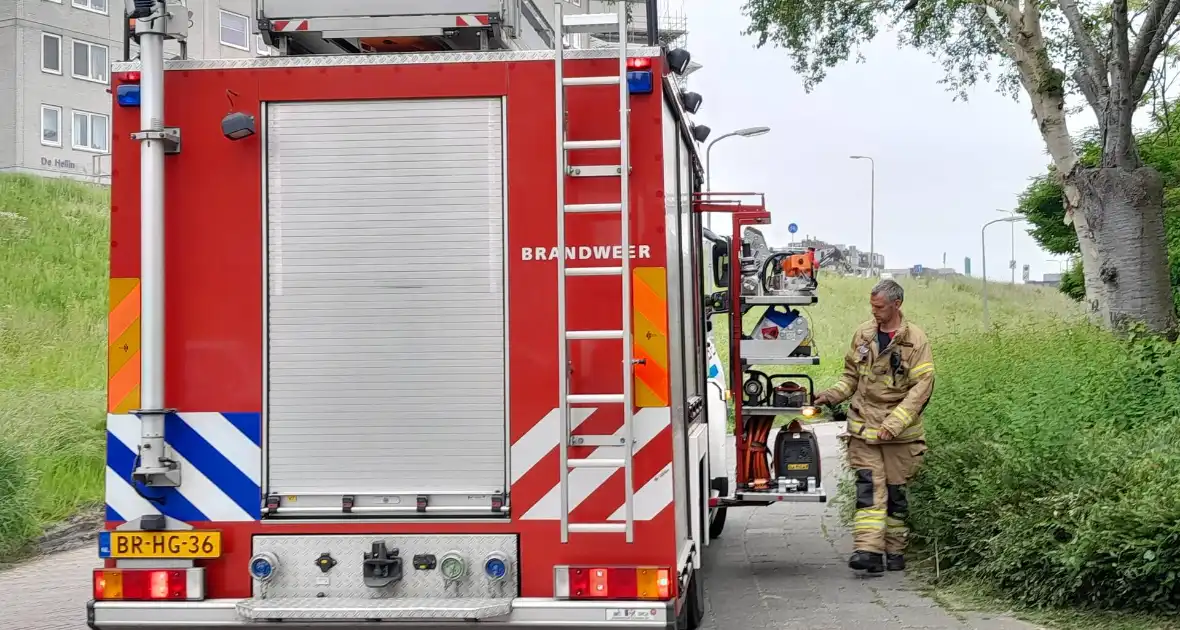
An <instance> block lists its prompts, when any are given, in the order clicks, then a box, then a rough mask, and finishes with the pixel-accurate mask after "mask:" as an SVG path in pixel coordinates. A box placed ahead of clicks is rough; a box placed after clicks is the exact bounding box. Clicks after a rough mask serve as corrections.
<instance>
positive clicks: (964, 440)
mask: <svg viewBox="0 0 1180 630" xmlns="http://www.w3.org/2000/svg"><path fill="white" fill-rule="evenodd" d="M903 285H904V286H905V288H906V289H907V300H906V306H905V311H906V314H907V316H908V317H909V318H910V319H911V320H913V321H914V322H916V323H917V324H918V325H920V326H922V327H923V328H925V329H926V331H927V332H928V333H929V335H930V337H931V340H932V342H933V345H934V356H935V362H936V365H937V370H938V371H937V374H938V380H937V385H936V389H935V394H934V400H933V401H932V402H931V405H930V407H929V409H928V410H927V437H928V440H929V443H930V445H931V451H930V454H929V455H928V459H927V462H926V464H925V466H924V468H923V470H922V471H921V473H920V474H919V476H918V478H917V479H916V480H915V482H914V484H913V487H912V491H911V495H910V496H911V507H912V511H913V517H912V521H913V524H914V527H915V529H916V535H917V539H916V541H915V549H914V551H915V553H914V554H912V556H913V557H912V561H911V566H912V567H913V568H916V569H918V573H919V574H920V575H922V576H923V577H924V578H925V579H927V580H928V581H929V583H930V584H931V585H932V586H933V587H934V589H933V592H934V595H935V596H936V597H938V598H939V599H941V600H942V601H944V602H946V603H947V604H948V605H951V606H952V607H953V606H956V605H959V606H962V607H965V608H976V609H978V608H980V607H990V606H1001V607H1009V606H1012V607H1015V608H1016V609H1017V610H1018V611H1019V612H1021V613H1022V614H1024V615H1025V616H1026V617H1029V618H1030V619H1033V620H1036V621H1040V622H1044V623H1049V624H1051V625H1054V626H1058V627H1065V628H1082V627H1088V628H1093V627H1101V628H1110V629H1116V630H1140V629H1147V628H1180V623H1178V622H1177V617H1175V616H1174V615H1175V613H1176V611H1177V609H1178V608H1180V579H1178V578H1180V576H1178V575H1177V574H1178V573H1180V346H1177V345H1174V344H1168V343H1166V342H1160V341H1153V340H1145V339H1140V340H1134V341H1131V342H1126V341H1118V340H1115V339H1114V338H1112V337H1111V336H1109V335H1107V334H1106V333H1104V332H1102V331H1098V330H1095V329H1093V328H1091V327H1089V326H1088V325H1087V324H1085V323H1084V322H1083V321H1081V319H1080V317H1079V313H1078V311H1077V307H1076V306H1075V305H1073V304H1071V303H1069V302H1068V301H1067V300H1066V299H1064V298H1063V297H1062V296H1061V295H1060V294H1059V293H1057V292H1056V291H1055V290H1053V289H1038V288H1033V287H1022V286H1017V287H1011V286H1006V285H1002V284H991V285H989V292H990V295H991V296H992V300H991V312H992V321H993V322H995V323H996V327H995V328H994V329H993V330H990V331H985V330H984V329H983V327H982V321H981V320H982V317H981V315H982V312H981V307H980V297H979V293H978V289H979V284H978V281H977V280H975V281H969V280H962V281H955V282H938V281H933V282H929V283H924V282H922V281H914V280H909V281H903ZM870 287H871V282H869V281H867V280H859V279H846V278H834V277H825V278H824V282H823V289H822V292H821V299H820V303H819V304H818V305H817V306H815V307H811V308H810V309H809V311H810V315H811V316H812V321H813V323H814V330H815V334H816V339H817V342H818V344H819V348H820V351H821V353H822V355H823V356H824V358H825V362H824V364H823V365H822V366H819V367H816V368H811V369H810V373H811V374H812V375H813V377H815V378H816V379H817V385H818V386H819V387H821V388H822V387H826V386H828V385H830V384H831V383H832V382H833V381H834V380H835V378H836V375H837V374H838V373H839V370H840V367H841V355H842V353H843V352H844V351H845V349H846V348H847V347H848V343H849V338H850V335H851V332H852V330H853V329H854V327H855V326H856V325H857V324H859V323H860V322H862V321H864V320H866V319H868V317H869V314H868V305H867V299H868V292H869V289H870ZM748 324H750V325H752V324H753V322H752V321H751V322H748ZM782 371H784V372H786V371H797V370H791V369H788V368H783V369H782ZM842 485H843V487H842V489H841V490H842V492H841V497H840V498H841V508H842V510H843V511H844V514H845V516H846V517H850V516H851V511H852V509H853V506H852V504H851V501H850V500H849V495H848V490H849V489H850V488H849V487H848V484H847V483H845V484H842ZM936 555H937V559H938V561H939V566H938V567H937V568H936V567H935V564H936V563H935V556H936ZM1112 611H1117V612H1112Z"/></svg>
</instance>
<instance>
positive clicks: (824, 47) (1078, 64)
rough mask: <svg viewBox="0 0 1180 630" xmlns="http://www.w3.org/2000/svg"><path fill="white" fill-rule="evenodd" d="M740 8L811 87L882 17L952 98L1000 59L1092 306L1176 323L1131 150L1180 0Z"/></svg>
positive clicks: (1113, 316)
mask: <svg viewBox="0 0 1180 630" xmlns="http://www.w3.org/2000/svg"><path fill="white" fill-rule="evenodd" d="M1129 5H1130V7H1129ZM744 11H745V14H746V15H747V17H749V19H750V27H749V29H748V30H747V33H748V34H754V35H757V36H758V37H759V40H758V45H759V46H764V45H766V44H767V43H768V42H769V43H771V44H773V45H776V46H781V47H783V48H786V49H787V50H789V51H790V53H791V55H792V57H793V59H794V62H795V63H794V67H795V70H796V72H798V73H799V74H801V75H802V77H803V80H804V85H805V87H806V88H807V89H808V90H810V89H812V88H813V87H814V86H815V85H816V84H817V83H819V82H820V81H822V80H823V78H824V75H825V73H826V71H827V69H828V68H831V67H833V66H835V65H837V64H839V63H841V62H843V61H846V60H848V58H849V57H850V56H852V54H853V52H854V51H856V50H857V48H858V47H859V46H860V45H861V44H863V43H865V42H868V41H870V40H872V39H873V38H874V37H876V35H877V33H878V31H879V28H880V27H881V26H883V25H888V26H892V27H894V28H896V29H897V31H898V33H899V36H900V40H901V42H902V43H903V44H905V45H910V46H913V47H916V48H919V49H922V50H925V51H928V52H930V53H931V54H933V55H934V56H935V57H936V58H938V59H939V60H940V61H941V62H942V64H943V67H944V68H945V70H946V73H947V77H946V81H947V83H948V85H949V86H950V87H951V88H952V89H953V90H954V91H956V92H957V95H958V96H959V97H961V98H966V88H968V87H969V86H972V85H974V84H976V83H977V82H978V81H980V80H983V81H988V80H991V79H993V75H992V68H993V67H995V64H994V62H995V61H997V60H998V61H1000V63H1001V66H1002V68H1003V70H1002V72H1000V73H997V75H996V76H995V77H994V78H995V79H996V80H997V81H996V82H997V86H998V87H999V89H1001V90H1002V91H1006V92H1007V93H1009V94H1012V95H1013V96H1015V95H1017V94H1019V93H1021V92H1023V93H1024V94H1025V95H1026V96H1027V98H1028V100H1029V102H1030V103H1031V105H1032V115H1033V117H1034V119H1035V120H1036V123H1037V127H1038V129H1039V130H1040V133H1041V137H1042V138H1043V139H1044V141H1045V145H1046V147H1047V148H1048V151H1049V154H1050V155H1051V156H1052V159H1053V164H1054V167H1055V168H1054V172H1055V173H1056V176H1057V177H1058V178H1059V181H1060V183H1061V185H1062V188H1063V189H1064V191H1065V199H1066V213H1065V214H1066V216H1065V221H1066V223H1067V224H1072V225H1073V228H1074V231H1075V232H1076V234H1077V237H1078V245H1079V247H1080V250H1081V259H1082V262H1083V267H1084V269H1085V281H1086V296H1087V301H1088V302H1089V306H1090V309H1091V312H1092V314H1093V315H1094V317H1095V318H1096V319H1098V320H1099V321H1101V322H1102V323H1104V324H1106V325H1108V326H1113V327H1117V326H1121V325H1123V324H1127V323H1131V322H1136V321H1137V322H1142V323H1144V324H1146V325H1148V326H1149V327H1150V328H1152V329H1155V330H1165V329H1171V328H1172V327H1173V326H1174V324H1175V311H1174V309H1173V305H1172V299H1171V291H1170V288H1169V283H1168V269H1167V254H1166V250H1165V242H1164V222H1163V184H1162V182H1161V178H1160V174H1159V173H1158V172H1157V171H1156V170H1155V169H1153V168H1151V167H1149V166H1145V165H1144V163H1143V161H1142V159H1141V158H1140V156H1139V151H1138V147H1137V146H1136V142H1135V136H1134V134H1133V133H1132V126H1131V123H1132V116H1133V115H1134V113H1135V111H1136V109H1137V107H1138V106H1139V104H1140V102H1141V101H1142V100H1143V95H1144V92H1145V91H1146V90H1147V89H1148V87H1149V86H1150V85H1151V84H1152V81H1153V80H1154V79H1156V78H1158V73H1156V72H1154V70H1155V67H1156V62H1157V60H1158V59H1159V57H1160V54H1161V52H1163V51H1164V50H1165V49H1166V48H1167V47H1168V46H1169V44H1170V43H1171V40H1172V38H1173V36H1174V35H1175V33H1176V29H1175V28H1174V27H1175V24H1176V20H1177V16H1178V15H1180V0H1112V1H1111V2H1093V1H1091V0H1039V1H1037V0H747V1H746V4H745V6H744ZM858 57H859V53H858ZM1071 93H1074V94H1081V95H1082V96H1083V97H1084V98H1085V102H1086V103H1087V104H1088V105H1089V107H1090V109H1092V110H1093V112H1094V115H1095V116H1096V117H1097V119H1098V129H1097V134H1098V136H1097V137H1098V144H1099V146H1100V147H1101V156H1100V157H1101V159H1100V160H1099V162H1098V164H1096V165H1094V166H1087V165H1084V164H1083V163H1082V162H1081V160H1080V159H1079V157H1080V156H1079V153H1078V148H1077V147H1076V146H1075V145H1074V143H1073V142H1072V140H1071V136H1070V131H1069V126H1068V124H1067V123H1066V116H1065V114H1066V111H1065V105H1066V96H1067V95H1068V94H1071Z"/></svg>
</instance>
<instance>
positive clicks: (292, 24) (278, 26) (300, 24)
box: [270, 20, 308, 33]
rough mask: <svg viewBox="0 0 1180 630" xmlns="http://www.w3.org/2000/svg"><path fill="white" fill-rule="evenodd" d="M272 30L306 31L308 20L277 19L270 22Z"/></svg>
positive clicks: (285, 31)
mask: <svg viewBox="0 0 1180 630" xmlns="http://www.w3.org/2000/svg"><path fill="white" fill-rule="evenodd" d="M270 27H271V30H273V31H277V32H279V33H290V32H292V31H306V30H307V28H308V23H307V20H275V21H274V22H271V23H270Z"/></svg>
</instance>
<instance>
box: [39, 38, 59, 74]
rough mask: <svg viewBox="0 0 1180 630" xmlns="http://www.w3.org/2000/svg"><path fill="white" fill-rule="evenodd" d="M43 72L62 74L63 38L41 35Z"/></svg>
mask: <svg viewBox="0 0 1180 630" xmlns="http://www.w3.org/2000/svg"><path fill="white" fill-rule="evenodd" d="M41 72H48V73H50V74H61V36H60V35H54V34H52V33H41Z"/></svg>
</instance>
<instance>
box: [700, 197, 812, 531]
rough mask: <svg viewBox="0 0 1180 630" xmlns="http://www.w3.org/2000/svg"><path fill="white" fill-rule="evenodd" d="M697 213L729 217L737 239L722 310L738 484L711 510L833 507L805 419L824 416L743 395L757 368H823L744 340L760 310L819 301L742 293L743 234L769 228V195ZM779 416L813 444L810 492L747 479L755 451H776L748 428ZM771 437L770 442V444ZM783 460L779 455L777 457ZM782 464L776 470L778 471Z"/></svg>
mask: <svg viewBox="0 0 1180 630" xmlns="http://www.w3.org/2000/svg"><path fill="white" fill-rule="evenodd" d="M693 201H694V204H693V205H694V209H695V210H696V211H697V212H702V213H704V212H712V213H718V214H727V215H729V216H730V219H731V222H732V230H733V231H732V232H731V234H732V237H731V238H730V239H729V265H728V275H729V287H728V288H729V291H728V293H729V296H728V301H727V303H726V307H725V308H723V309H721V310H723V311H724V312H725V313H726V314H727V315H728V316H729V317H728V319H729V322H728V323H729V373H730V379H731V381H730V383H731V384H730V387H729V390H730V391H732V392H733V395H732V396H730V398H731V399H732V401H733V419H734V431H733V432H734V436H735V445H736V449H735V450H736V459H735V464H736V465H735V469H736V478H735V479H734V481H735V482H736V483H734V484H733V485H732V486H731V487H732V488H733V492H732V496H721V497H716V498H713V499H712V500H711V501H710V507H718V508H726V507H737V506H765V505H770V504H773V503H777V502H812V503H815V502H818V503H824V502H826V501H827V492H826V490H825V489H824V487H823V479H822V476H821V468H820V461H819V458H820V454H819V450H818V445H817V444H816V442H815V438H814V433H812V432H811V431H810V430H809V429H807V428H806V427H805V426H804V424H803V422H801V421H800V419H799V417H800V416H809V417H810V416H814V415H815V414H817V413H818V411H817V410H816V408H815V407H812V406H810V405H808V406H791V407H785V406H784V407H779V406H762V405H758V406H751V405H747V404H745V402H744V400H743V398H744V397H743V395H742V389H743V387H744V386H745V373H746V371H747V370H748V369H749V368H750V367H751V366H754V365H799V366H803V365H819V361H820V358H819V356H818V355H816V354H812V355H810V356H786V355H784V354H782V352H781V350H780V351H779V352H777V353H776V351H775V345H776V344H778V342H776V341H766V340H753V339H743V337H744V336H745V334H744V333H745V329H746V326H745V324H744V316H745V315H746V314H747V313H748V312H749V311H750V310H752V309H754V308H761V309H762V310H763V312H765V311H766V310H768V309H770V308H774V307H775V306H810V305H813V304H817V303H818V302H819V297H818V296H817V295H814V294H812V295H743V294H742V293H743V291H742V268H741V267H742V266H741V264H740V261H741V260H742V231H743V229H744V228H746V227H747V226H755V225H767V224H769V223H770V212H769V211H768V210H767V209H766V196H765V194H764V193H713V192H700V193H695V194H694V195H693ZM781 376H792V377H798V378H800V379H804V380H807V381H808V382H809V385H810V381H811V379H810V377H808V376H806V375H802V374H792V375H781ZM814 396H815V388H814V385H810V386H809V388H808V391H807V399H808V400H807V401H808V403H811V402H812V401H813V400H814ZM768 416H769V417H777V416H794V417H793V418H792V420H791V421H790V422H789V423H788V424H787V425H785V426H783V427H781V428H780V429H779V431H780V432H787V433H788V434H789V435H792V436H793V437H794V438H795V439H803V440H804V441H808V442H809V443H810V444H811V446H812V450H811V455H812V457H813V458H814V461H813V462H812V464H811V466H812V469H811V472H812V473H813V474H814V476H813V477H810V478H808V479H807V484H806V486H805V487H804V488H802V489H799V490H793V491H781V490H780V489H779V488H777V487H775V484H774V483H773V482H774V480H773V479H772V480H770V481H771V484H770V487H768V488H765V489H762V488H759V489H755V488H754V487H753V482H754V481H755V480H754V479H752V478H750V477H749V475H748V474H747V462H748V458H749V457H750V456H751V450H752V447H754V448H759V447H760V448H770V445H768V444H765V443H762V444H752V443H751V440H750V438H749V436H748V435H747V431H746V429H747V425H748V423H749V422H750V421H751V420H753V419H754V418H756V417H761V418H767V417H768ZM770 441H771V440H770V439H769V435H768V436H767V439H766V440H765V442H770ZM774 455H775V456H776V457H777V456H778V455H779V453H777V452H776V453H774ZM775 468H777V465H776V464H773V463H772V464H771V465H770V469H771V470H772V471H773V470H774V469H775Z"/></svg>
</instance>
